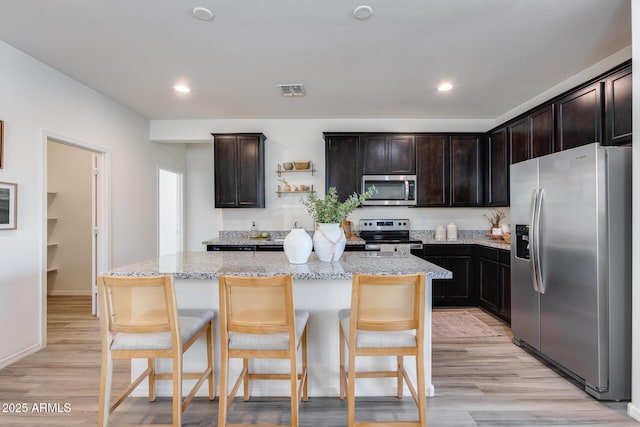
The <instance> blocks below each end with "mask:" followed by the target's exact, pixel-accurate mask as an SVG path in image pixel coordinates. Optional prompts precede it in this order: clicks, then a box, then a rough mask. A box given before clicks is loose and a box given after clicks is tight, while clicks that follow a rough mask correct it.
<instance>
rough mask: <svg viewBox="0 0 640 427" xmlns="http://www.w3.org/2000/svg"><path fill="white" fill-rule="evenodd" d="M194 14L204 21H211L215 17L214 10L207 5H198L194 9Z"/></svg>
mask: <svg viewBox="0 0 640 427" xmlns="http://www.w3.org/2000/svg"><path fill="white" fill-rule="evenodd" d="M192 13H193V16H195V17H196V18H198V19H201V20H203V21H211V20H212V19H213V12H211V10H209V9H207V8H206V7H196V8H194V9H193V11H192Z"/></svg>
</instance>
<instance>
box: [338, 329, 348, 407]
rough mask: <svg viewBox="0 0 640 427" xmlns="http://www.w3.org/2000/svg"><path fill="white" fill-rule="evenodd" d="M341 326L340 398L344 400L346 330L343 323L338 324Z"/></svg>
mask: <svg viewBox="0 0 640 427" xmlns="http://www.w3.org/2000/svg"><path fill="white" fill-rule="evenodd" d="M338 328H340V400H344V393H345V390H344V376H345V375H346V373H345V370H344V332H343V331H342V325H340V324H339V325H338Z"/></svg>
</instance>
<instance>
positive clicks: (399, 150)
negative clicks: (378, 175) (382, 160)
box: [387, 135, 416, 175]
mask: <svg viewBox="0 0 640 427" xmlns="http://www.w3.org/2000/svg"><path fill="white" fill-rule="evenodd" d="M388 144H389V145H388V149H387V153H388V162H387V164H388V166H387V172H388V173H389V174H393V175H415V173H416V145H415V140H414V137H413V136H412V135H391V136H389V142H388Z"/></svg>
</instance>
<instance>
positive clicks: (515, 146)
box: [507, 117, 531, 164]
mask: <svg viewBox="0 0 640 427" xmlns="http://www.w3.org/2000/svg"><path fill="white" fill-rule="evenodd" d="M530 133H531V132H530V125H529V117H523V118H521V119H520V120H516V121H515V122H513V123H510V124H509V125H508V126H507V136H508V139H509V144H508V146H509V152H510V153H511V156H510V157H511V158H510V160H509V163H510V164H513V163H518V162H522V161H523V160H529V159H530V158H531V144H530V143H529V135H530Z"/></svg>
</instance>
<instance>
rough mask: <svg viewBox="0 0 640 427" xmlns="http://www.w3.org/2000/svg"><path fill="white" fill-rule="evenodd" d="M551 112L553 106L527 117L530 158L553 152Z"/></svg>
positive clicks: (550, 105)
mask: <svg viewBox="0 0 640 427" xmlns="http://www.w3.org/2000/svg"><path fill="white" fill-rule="evenodd" d="M553 111H554V108H553V104H549V105H545V106H544V107H542V108H539V109H538V110H536V111H534V112H533V113H531V114H530V115H529V123H530V125H531V157H532V158H534V157H540V156H544V155H547V154H551V153H553V151H554V138H553Z"/></svg>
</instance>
